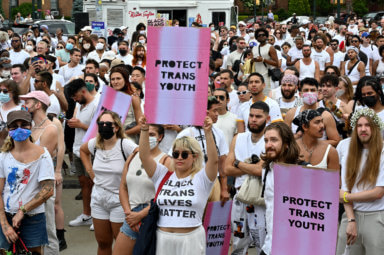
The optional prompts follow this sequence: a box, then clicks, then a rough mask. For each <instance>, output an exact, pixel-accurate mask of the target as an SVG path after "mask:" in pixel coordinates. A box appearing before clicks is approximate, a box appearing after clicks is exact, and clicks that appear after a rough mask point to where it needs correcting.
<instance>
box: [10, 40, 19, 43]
mask: <svg viewBox="0 0 384 255" xmlns="http://www.w3.org/2000/svg"><path fill="white" fill-rule="evenodd" d="M11 42H12V43H15V42H20V40H12V41H11Z"/></svg>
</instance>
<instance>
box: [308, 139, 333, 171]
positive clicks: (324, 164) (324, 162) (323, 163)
mask: <svg viewBox="0 0 384 255" xmlns="http://www.w3.org/2000/svg"><path fill="white" fill-rule="evenodd" d="M331 146H332V145H330V144H328V146H327V149H326V150H325V153H324V156H323V159H322V160H321V161H320V163H319V164H317V165H314V166H312V165H311V164H309V165H308V166H311V167H316V168H324V169H327V168H328V160H327V159H328V152H329V150H330V149H331Z"/></svg>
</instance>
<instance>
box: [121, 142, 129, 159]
mask: <svg viewBox="0 0 384 255" xmlns="http://www.w3.org/2000/svg"><path fill="white" fill-rule="evenodd" d="M123 140H124V138H121V140H120V148H121V154H123V158H124V161H127V156H125V153H124V149H123Z"/></svg>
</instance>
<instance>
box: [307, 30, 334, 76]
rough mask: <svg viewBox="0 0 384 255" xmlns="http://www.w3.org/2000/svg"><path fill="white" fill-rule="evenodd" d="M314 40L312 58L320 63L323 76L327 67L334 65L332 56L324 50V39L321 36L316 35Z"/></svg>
mask: <svg viewBox="0 0 384 255" xmlns="http://www.w3.org/2000/svg"><path fill="white" fill-rule="evenodd" d="M314 42H315V46H314V49H315V50H314V51H312V52H311V58H312V59H313V60H315V61H316V62H317V63H319V67H320V76H323V75H324V69H325V67H327V66H330V65H332V61H331V56H330V55H329V53H328V52H327V51H326V50H324V40H323V38H322V37H321V36H316V37H315V39H314ZM332 58H333V56H332Z"/></svg>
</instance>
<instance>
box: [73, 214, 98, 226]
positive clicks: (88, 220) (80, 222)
mask: <svg viewBox="0 0 384 255" xmlns="http://www.w3.org/2000/svg"><path fill="white" fill-rule="evenodd" d="M68 225H69V226H71V227H78V226H86V225H92V216H88V215H85V214H83V213H82V214H80V215H79V216H77V218H76V219H74V220H71V221H70V222H69V224H68Z"/></svg>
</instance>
